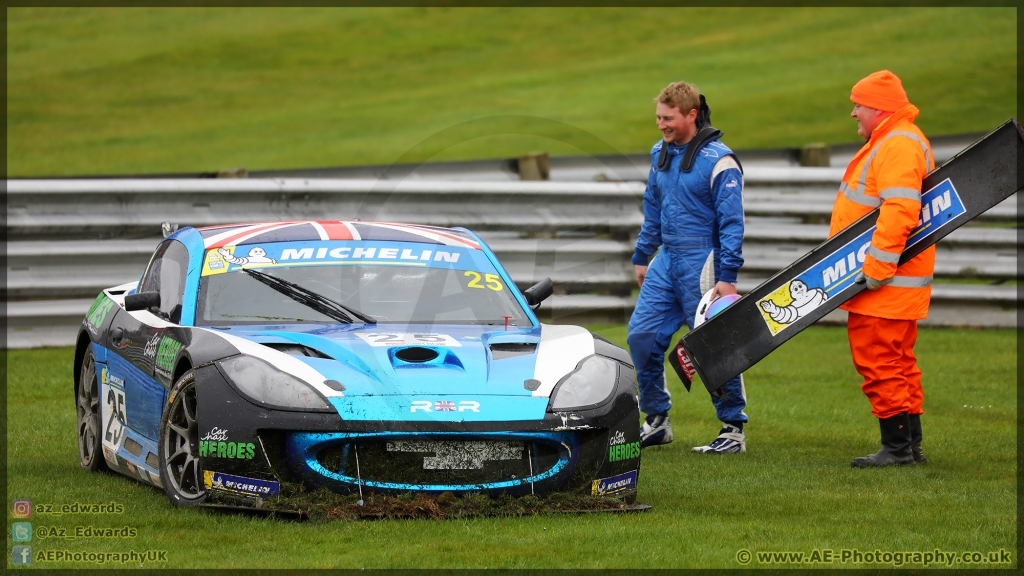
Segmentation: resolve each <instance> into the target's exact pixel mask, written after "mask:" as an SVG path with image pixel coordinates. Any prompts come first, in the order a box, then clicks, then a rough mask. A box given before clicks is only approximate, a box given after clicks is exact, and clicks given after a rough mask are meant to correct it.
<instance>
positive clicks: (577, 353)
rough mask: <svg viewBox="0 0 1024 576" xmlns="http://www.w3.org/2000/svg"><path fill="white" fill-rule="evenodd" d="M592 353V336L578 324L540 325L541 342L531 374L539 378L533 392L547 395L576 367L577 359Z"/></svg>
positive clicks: (578, 360) (535, 394)
mask: <svg viewBox="0 0 1024 576" xmlns="http://www.w3.org/2000/svg"><path fill="white" fill-rule="evenodd" d="M592 354H594V336H593V335H591V333H590V331H589V330H587V329H585V328H580V327H579V326H554V325H548V324H541V325H540V343H539V344H538V345H537V363H536V365H535V366H534V371H533V378H534V379H535V380H540V387H539V388H537V389H536V390H534V391H533V395H534V396H540V397H544V398H548V397H550V396H551V392H552V391H553V390H554V389H555V384H558V381H559V380H561V378H562V376H565V375H566V374H568V373H569V372H572V371H573V370H575V369H576V365H577V364H579V362H580V360H583V359H584V358H586V357H587V356H591V355H592Z"/></svg>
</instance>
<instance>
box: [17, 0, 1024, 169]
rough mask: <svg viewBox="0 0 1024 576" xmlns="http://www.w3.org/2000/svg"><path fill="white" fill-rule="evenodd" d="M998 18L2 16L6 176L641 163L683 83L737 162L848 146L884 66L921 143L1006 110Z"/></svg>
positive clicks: (1011, 73)
mask: <svg viewBox="0 0 1024 576" xmlns="http://www.w3.org/2000/svg"><path fill="white" fill-rule="evenodd" d="M1016 22H1017V19H1016V10H1015V9H1013V8H980V9H975V8H800V9H796V8H785V9H783V8H722V9H710V8H694V9H680V8H667V9H655V8H644V9H639V8H585V9H572V8H563V9H536V8H529V9H527V8H522V9H519V8H513V9H477V8H473V9H466V8H387V9H194V8H188V9H181V8H178V9H164V8H159V9H108V8H102V9H74V8H72V9H26V8H12V9H10V10H8V11H7V130H8V131H7V166H8V172H9V174H10V175H12V176H55V175H72V174H110V173H146V172H149V173H153V172H174V171H182V172H198V171H206V170H218V169H224V168H230V167H236V166H244V167H246V168H248V169H250V170H254V169H270V168H289V167H311V166H339V165H358V164H372V163H390V162H394V161H403V162H415V161H428V160H440V159H465V158H488V157H509V156H518V155H520V154H523V153H525V152H529V151H532V150H547V151H548V152H550V153H551V154H554V155H567V154H609V153H615V152H623V153H633V152H646V151H647V150H649V149H650V146H651V144H652V143H654V142H655V141H656V140H657V138H658V137H659V133H658V132H657V131H656V130H655V127H654V115H653V113H654V106H653V104H652V98H653V97H654V96H655V95H657V93H658V91H659V90H660V89H661V88H662V87H664V86H665V85H666V84H668V83H669V82H670V81H673V80H678V79H688V80H690V81H693V82H695V83H697V84H698V86H700V88H701V89H702V91H703V92H704V93H705V94H706V95H707V96H708V99H709V101H710V103H711V107H712V109H713V110H714V122H715V125H716V126H717V127H719V128H721V129H722V130H723V131H724V132H725V134H726V138H725V141H726V142H727V143H729V144H730V145H731V146H733V147H734V148H750V147H777V146H798V145H802V144H806V143H808V142H814V141H824V142H830V143H846V142H851V141H855V140H857V137H856V133H855V129H854V124H853V121H852V120H851V119H850V118H848V115H849V112H850V108H851V105H850V102H849V100H848V97H849V89H850V86H852V85H853V83H854V82H856V81H857V80H859V79H860V78H862V77H863V76H865V75H866V74H868V73H870V72H873V71H875V70H879V69H883V68H887V69H890V70H893V71H894V72H896V73H897V74H898V75H899V76H900V77H901V78H902V79H903V82H904V85H905V87H906V89H907V92H908V93H909V95H910V98H911V100H912V101H913V102H914V103H915V104H917V105H918V106H919V107H920V108H921V110H922V115H921V117H920V120H919V123H920V125H921V126H922V128H923V129H924V131H925V133H926V134H930V135H938V134H949V133H959V132H974V131H983V130H988V129H990V128H992V127H994V126H996V125H998V124H999V123H1001V122H1002V121H1004V120H1006V119H1007V118H1008V117H1009V116H1011V115H1015V113H1016V98H1017V92H1016V70H1017V64H1016V54H1017V52H1016V50H1017V38H1016Z"/></svg>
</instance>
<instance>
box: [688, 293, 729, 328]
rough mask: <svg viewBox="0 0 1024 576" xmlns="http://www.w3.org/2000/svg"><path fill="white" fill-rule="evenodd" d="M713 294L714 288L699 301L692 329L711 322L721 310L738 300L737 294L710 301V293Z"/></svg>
mask: <svg viewBox="0 0 1024 576" xmlns="http://www.w3.org/2000/svg"><path fill="white" fill-rule="evenodd" d="M712 292H714V288H712V289H711V290H708V291H707V292H705V293H704V297H703V298H701V299H700V302H699V303H698V304H697V312H696V314H694V315H693V327H694V328H696V327H697V326H700V325H701V324H703V323H704V322H706V321H708V320H711V319H712V318H714V317H715V316H717V315H718V314H719V313H720V312H721V311H722V310H725V309H726V308H728V307H729V306H730V305H732V303H733V302H735V301H737V300H739V299H740V295H739V294H726V295H725V296H719V297H718V298H715V299H714V300H712V299H711V293H712Z"/></svg>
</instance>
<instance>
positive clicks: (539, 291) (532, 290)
mask: <svg viewBox="0 0 1024 576" xmlns="http://www.w3.org/2000/svg"><path fill="white" fill-rule="evenodd" d="M554 291H555V285H554V284H553V283H552V282H551V278H545V279H543V280H541V281H540V282H537V283H536V284H534V285H533V286H530V287H529V288H527V289H526V290H524V291H523V296H525V297H526V302H527V303H528V304H529V305H530V306H531V307H532V308H534V309H536V307H537V306H540V303H541V302H543V301H544V299H545V298H547V297H548V296H551V294H552V293H553V292H554Z"/></svg>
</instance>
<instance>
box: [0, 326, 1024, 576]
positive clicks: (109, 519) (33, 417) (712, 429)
mask: <svg viewBox="0 0 1024 576" xmlns="http://www.w3.org/2000/svg"><path fill="white" fill-rule="evenodd" d="M594 330H595V331H596V332H597V333H599V334H601V335H604V336H605V337H607V338H609V339H611V340H613V341H615V342H617V343H620V344H625V328H624V327H622V326H611V327H608V326H601V327H594ZM1016 350H1017V340H1016V334H1015V332H1013V331H1005V330H983V331H977V330H952V329H948V330H947V329H922V330H921V333H920V339H919V343H918V345H917V352H918V356H919V358H920V364H921V367H922V369H923V370H924V374H925V394H926V397H925V407H926V413H925V415H924V417H923V418H922V420H923V423H924V431H925V442H924V445H925V451H926V454H927V456H928V458H929V459H930V463H929V464H927V465H925V466H919V467H913V468H905V469H882V470H856V469H851V468H850V467H849V461H850V459H851V458H852V457H854V456H859V455H864V454H867V453H869V452H873V451H875V450H876V449H877V447H878V426H877V423H876V421H875V419H874V418H873V417H872V416H871V413H870V407H869V404H868V401H867V399H866V398H865V397H864V396H863V394H862V393H861V392H860V387H859V384H860V378H859V376H858V375H857V374H856V372H855V371H854V369H853V367H852V364H851V361H850V354H849V347H848V344H847V341H846V336H845V331H844V330H843V329H841V328H825V327H815V328H810V329H808V330H806V331H804V332H802V333H801V334H799V335H798V336H796V337H795V338H794V339H793V340H792V341H791V342H789V343H787V344H786V345H785V346H783V347H782V348H780V349H779V350H777V351H776V352H775V353H773V354H772V355H771V356H769V357H768V358H766V359H765V360H763V361H762V362H761V363H760V364H758V365H757V366H755V367H754V368H752V369H751V370H750V371H749V372H748V373H747V375H746V382H747V393H748V396H749V402H750V403H749V407H748V409H747V413H748V414H749V415H750V418H751V424H750V425H749V427H748V428H747V433H748V442H749V451H748V452H747V453H746V454H743V455H732V456H725V457H713V456H702V455H696V454H691V453H690V452H689V448H690V447H691V446H694V445H698V444H703V443H706V442H707V441H708V440H710V439H711V438H712V437H713V436H714V435H715V433H716V432H717V426H716V421H715V418H714V411H713V409H712V407H711V404H710V402H709V399H708V396H707V393H706V392H705V391H704V390H703V389H702V388H701V387H700V384H697V385H696V387H695V388H694V390H693V391H692V392H690V393H689V394H687V393H686V392H685V391H684V389H683V388H682V385H681V384H680V383H679V381H678V379H676V378H675V376H674V375H671V376H670V378H669V387H670V390H671V392H672V395H673V399H674V404H675V405H674V407H673V409H672V412H671V417H672V422H673V424H674V429H675V433H676V441H675V442H674V443H672V444H670V445H668V446H664V447H657V448H652V449H648V450H645V451H644V455H643V468H642V473H641V482H640V498H639V499H640V501H642V502H644V503H647V504H651V505H653V506H654V508H653V510H651V511H650V512H647V513H643V514H627V515H623V514H592V515H579V516H573V515H565V516H532V517H525V518H476V519H460V520H445V521H429V520H381V521H363V522H344V521H336V522H330V523H327V524H318V523H310V522H305V523H303V522H294V521H288V520H273V519H267V518H260V517H249V516H241V515H233V514H225V513H216V512H211V511H203V510H184V509H174V508H172V507H171V506H170V504H169V503H168V501H167V499H166V497H165V496H164V494H163V492H162V491H160V490H157V489H155V488H151V487H148V486H144V485H142V484H140V483H137V482H135V481H132V480H129V479H127V478H124V477H121V476H118V475H113V474H90V473H87V472H85V471H83V470H81V469H79V467H78V463H77V455H76V448H75V435H74V423H75V417H74V402H73V398H72V383H71V382H72V380H71V360H72V353H71V350H70V349H48V350H35V351H11V352H9V355H8V370H9V372H8V380H7V381H8V388H7V394H8V396H7V402H8V427H7V429H8V436H7V440H8V467H7V474H8V477H7V481H8V496H9V498H30V499H32V500H33V501H34V502H36V503H53V504H65V503H72V502H89V503H106V502H111V501H115V502H118V503H121V504H123V505H124V506H125V512H124V514H123V515H118V516H88V515H70V516H64V517H45V516H39V515H36V516H34V517H33V519H32V522H33V526H34V527H36V529H37V530H38V528H39V527H40V526H44V525H45V526H59V527H65V528H69V527H73V526H75V525H98V526H108V527H122V526H125V525H128V526H132V527H134V528H136V529H137V531H138V534H137V536H136V537H135V538H133V539H131V540H127V541H125V540H118V541H102V540H96V541H83V540H77V541H75V540H70V541H59V542H58V541H52V540H36V541H34V542H33V547H34V549H43V550H50V549H66V550H70V551H84V550H91V551H111V552H126V551H128V550H132V549H134V550H147V549H158V550H167V551H168V552H169V561H168V562H166V563H156V564H153V566H166V567H174V568H190V567H231V568H239V567H259V568H300V567H301V568H326V567H367V568H382V567H403V568H426V567H493V568H526V567H530V568H536V567H585V568H599V567H600V568H624V567H645V568H647V567H740V564H738V563H737V561H736V559H735V558H736V554H737V552H738V551H739V550H741V549H746V550H750V551H751V552H758V551H761V552H764V551H783V550H786V551H803V552H811V551H812V550H813V549H824V548H829V549H833V550H835V551H836V552H837V553H838V551H839V550H841V549H853V548H857V549H860V550H862V551H868V550H871V551H873V550H876V549H878V550H882V551H914V550H920V551H930V550H934V549H936V548H939V549H941V550H944V551H956V552H963V551H979V552H989V551H998V550H1000V549H1005V550H1008V551H1010V553H1011V554H1012V559H1013V563H1014V565H1016V563H1017V549H1016V540H1017V537H1016V530H1017V517H1016V488H1017V486H1016V480H1015V478H1016V474H1017V466H1016V436H1017V435H1016V425H1015V422H1016V414H1017V398H1016V391H1015V384H1016V362H1017V354H1016ZM9 544H10V541H9ZM9 562H10V560H8V563H9ZM8 566H10V564H8ZM33 566H39V567H51V568H56V567H86V565H83V564H59V563H34V564H33ZM814 566H816V567H827V566H828V565H823V564H817V565H814ZM832 566H833V567H855V566H857V565H856V564H853V563H846V564H840V563H838V562H837V563H835V564H833V565H832ZM748 567H760V568H764V567H767V566H766V565H765V564H761V563H759V562H758V561H757V560H756V559H755V560H754V561H753V562H752V563H751V564H749V565H748ZM861 567H875V568H880V567H883V566H881V565H861ZM956 567H963V566H962V565H957V566H956ZM1001 567H1004V568H1005V567H1008V566H1005V565H1004V566H1001Z"/></svg>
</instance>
